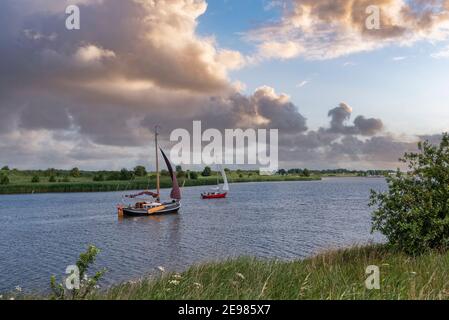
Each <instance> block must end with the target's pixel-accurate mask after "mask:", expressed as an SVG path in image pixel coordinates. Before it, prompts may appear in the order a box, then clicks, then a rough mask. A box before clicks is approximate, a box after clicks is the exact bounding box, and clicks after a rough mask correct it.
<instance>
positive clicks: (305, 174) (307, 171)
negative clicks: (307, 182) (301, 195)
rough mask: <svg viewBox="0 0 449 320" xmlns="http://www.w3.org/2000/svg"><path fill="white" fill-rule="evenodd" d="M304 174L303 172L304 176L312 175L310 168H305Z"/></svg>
mask: <svg viewBox="0 0 449 320" xmlns="http://www.w3.org/2000/svg"><path fill="white" fill-rule="evenodd" d="M302 174H303V176H304V177H310V175H311V173H310V171H309V169H304V170H303V171H302Z"/></svg>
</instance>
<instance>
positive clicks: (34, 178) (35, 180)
mask: <svg viewBox="0 0 449 320" xmlns="http://www.w3.org/2000/svg"><path fill="white" fill-rule="evenodd" d="M40 181H41V179H40V178H39V176H33V177H32V178H31V183H39V182H40Z"/></svg>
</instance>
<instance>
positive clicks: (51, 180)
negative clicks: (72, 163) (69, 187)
mask: <svg viewBox="0 0 449 320" xmlns="http://www.w3.org/2000/svg"><path fill="white" fill-rule="evenodd" d="M48 182H51V183H54V182H56V178H55V176H50V178H49V179H48Z"/></svg>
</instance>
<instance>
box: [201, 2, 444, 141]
mask: <svg viewBox="0 0 449 320" xmlns="http://www.w3.org/2000/svg"><path fill="white" fill-rule="evenodd" d="M268 3H269V1H239V0H214V1H209V3H208V10H207V12H206V14H205V15H203V16H202V17H201V18H200V19H199V27H198V32H199V34H201V35H213V36H214V37H215V38H216V39H217V41H218V43H219V44H220V46H223V47H226V48H231V49H234V50H238V51H240V52H242V53H245V54H251V52H252V51H253V50H254V46H253V44H251V43H248V42H247V41H245V40H244V39H243V35H242V34H243V33H245V32H247V31H248V30H251V29H253V28H257V27H259V26H260V25H261V24H267V23H270V22H271V21H273V22H275V21H277V20H279V19H280V16H281V13H282V12H281V10H280V8H279V7H274V9H271V10H267V9H266V6H267V4H268ZM445 44H446V42H439V43H433V44H432V43H430V42H428V41H419V42H417V43H414V44H413V45H411V46H394V45H393V46H388V47H386V48H381V49H377V50H374V51H370V52H365V53H356V54H350V55H347V56H343V57H339V58H336V59H331V60H325V61H307V60H306V59H304V58H302V57H298V58H295V59H291V60H272V61H265V62H263V63H259V64H257V65H251V66H247V67H245V68H243V69H241V70H238V71H235V72H233V73H231V76H232V79H234V80H239V81H242V82H243V83H245V85H246V86H247V88H246V92H247V93H251V92H253V91H254V90H255V89H256V88H257V87H260V86H262V85H269V86H272V87H274V88H276V90H278V91H281V92H285V93H287V94H289V95H290V96H291V97H292V101H293V102H294V103H295V104H296V105H297V106H298V108H299V109H300V111H301V113H302V114H303V115H304V116H305V117H307V118H308V123H309V126H310V127H311V128H317V127H319V126H322V125H323V124H324V123H325V122H326V121H327V119H326V116H327V112H328V110H329V109H330V108H332V107H334V106H336V105H337V104H338V103H339V102H341V101H344V102H346V103H348V104H349V105H351V106H352V107H353V108H354V115H357V114H364V115H367V116H376V117H380V118H382V120H383V121H384V123H385V125H386V129H387V130H389V131H391V132H394V133H397V134H401V133H407V132H411V131H412V132H414V133H416V134H433V133H435V132H441V131H448V130H449V122H448V121H447V119H449V59H435V58H432V57H431V54H432V53H434V52H436V51H438V50H441V49H442V48H443V47H444V46H445ZM305 82H307V83H305ZM301 83H303V84H304V83H305V84H304V85H303V86H302V87H299V84H301Z"/></svg>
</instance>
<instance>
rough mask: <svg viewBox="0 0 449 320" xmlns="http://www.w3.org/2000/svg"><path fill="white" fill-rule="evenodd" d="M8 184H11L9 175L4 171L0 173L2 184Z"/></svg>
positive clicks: (0, 182) (0, 183)
mask: <svg viewBox="0 0 449 320" xmlns="http://www.w3.org/2000/svg"><path fill="white" fill-rule="evenodd" d="M7 184H9V178H8V176H7V175H6V174H4V173H2V174H0V185H3V186H5V185H7Z"/></svg>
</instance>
